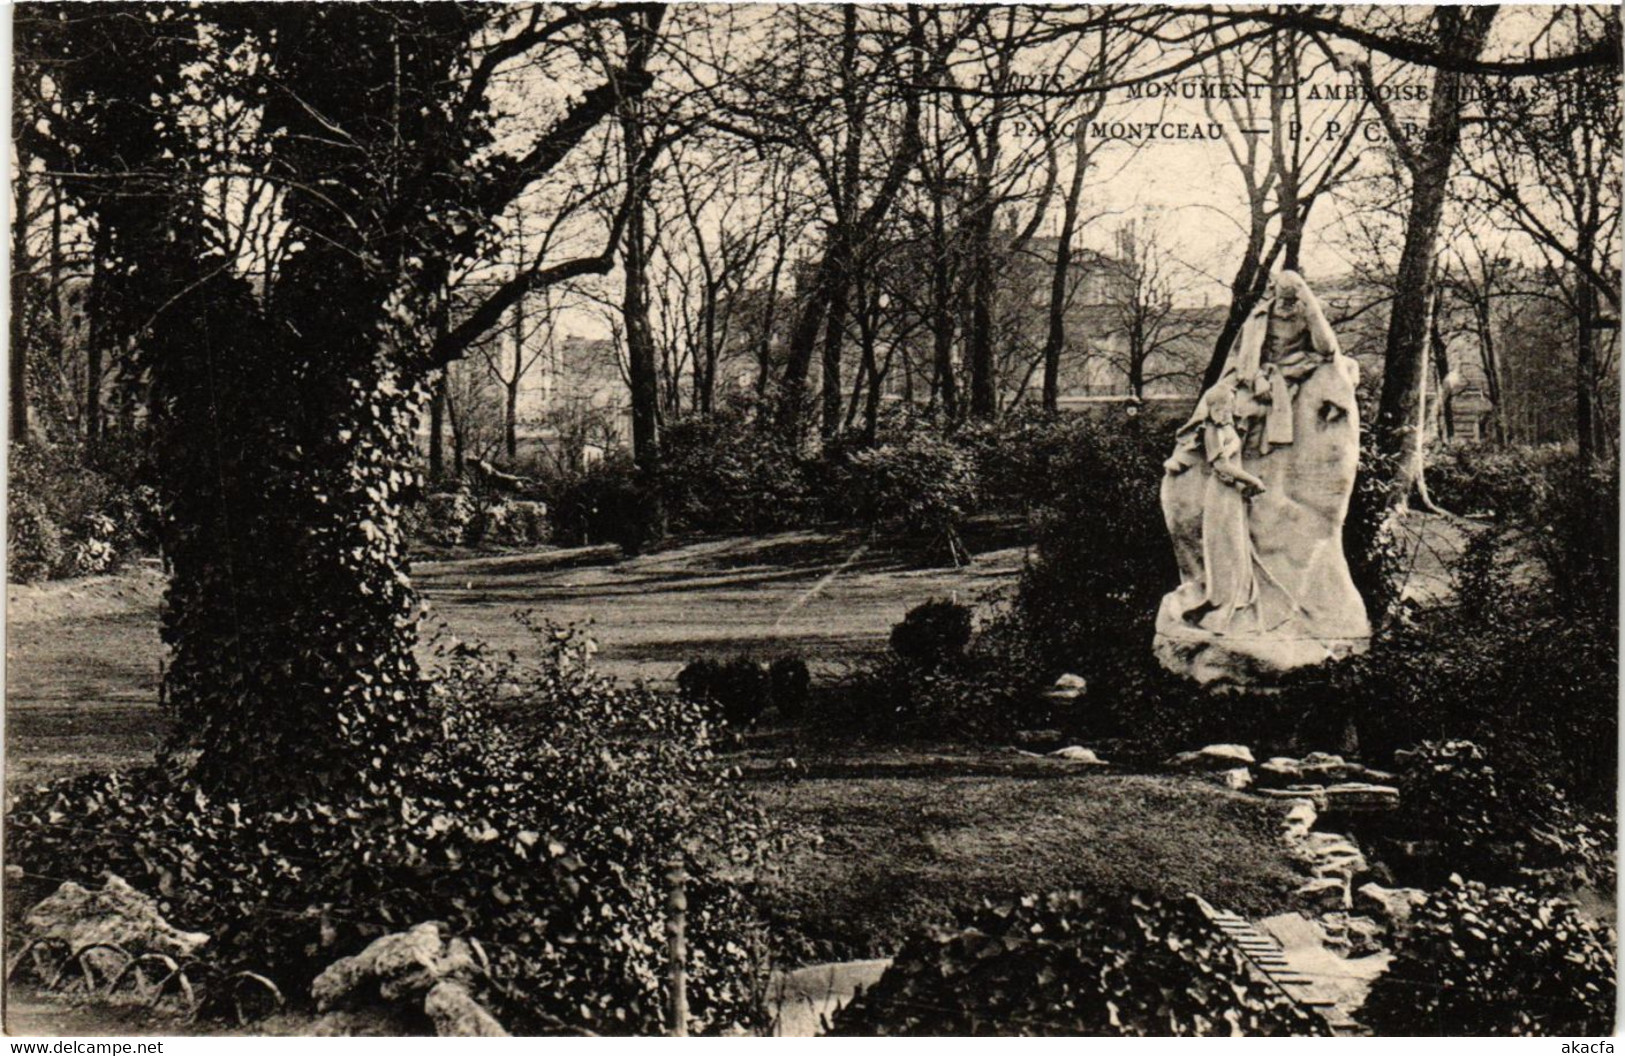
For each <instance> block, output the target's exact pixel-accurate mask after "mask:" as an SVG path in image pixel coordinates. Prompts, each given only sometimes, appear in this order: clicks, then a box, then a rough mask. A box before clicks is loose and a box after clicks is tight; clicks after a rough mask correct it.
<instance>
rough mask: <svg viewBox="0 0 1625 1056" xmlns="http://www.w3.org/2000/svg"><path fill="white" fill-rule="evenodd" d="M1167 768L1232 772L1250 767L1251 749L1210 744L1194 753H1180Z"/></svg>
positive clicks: (1234, 745) (1240, 745)
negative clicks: (1239, 768)
mask: <svg viewBox="0 0 1625 1056" xmlns="http://www.w3.org/2000/svg"><path fill="white" fill-rule="evenodd" d="M1166 765H1167V766H1169V767H1171V768H1173V769H1175V770H1234V769H1235V768H1236V767H1238V766H1252V765H1253V753H1252V749H1250V748H1248V747H1247V746H1246V745H1244V744H1210V745H1208V746H1207V747H1205V748H1199V749H1197V750H1196V751H1194V752H1180V753H1179V754H1178V755H1176V756H1174V757H1173V758H1171V759H1169V760H1168V762H1167V764H1166Z"/></svg>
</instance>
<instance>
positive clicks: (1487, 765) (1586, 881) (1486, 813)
mask: <svg viewBox="0 0 1625 1056" xmlns="http://www.w3.org/2000/svg"><path fill="white" fill-rule="evenodd" d="M1400 758H1401V760H1402V765H1401V771H1400V811H1399V815H1398V816H1397V817H1396V818H1395V819H1394V822H1395V824H1396V827H1397V828H1398V829H1399V830H1400V831H1403V832H1405V833H1407V834H1408V835H1412V836H1421V837H1426V838H1428V839H1430V840H1432V841H1436V842H1437V843H1438V845H1439V847H1440V851H1441V855H1442V857H1443V858H1444V859H1445V860H1447V861H1449V862H1450V863H1451V864H1452V865H1453V866H1454V867H1455V869H1456V870H1457V871H1459V872H1461V873H1464V874H1465V875H1467V876H1468V877H1470V878H1472V879H1475V880H1483V881H1488V882H1492V883H1511V882H1523V883H1528V882H1531V881H1533V882H1538V883H1542V884H1552V885H1555V886H1558V887H1571V886H1574V885H1577V884H1578V885H1585V886H1590V887H1593V888H1595V889H1597V890H1598V891H1600V892H1603V893H1605V894H1606V893H1611V892H1612V890H1613V886H1614V865H1613V846H1612V844H1613V841H1612V838H1611V837H1612V832H1611V829H1610V828H1609V827H1604V826H1600V825H1597V824H1595V823H1593V822H1591V821H1589V820H1588V819H1586V818H1585V817H1583V816H1582V815H1581V813H1580V812H1578V811H1577V810H1575V808H1574V807H1573V806H1571V805H1570V803H1569V801H1568V798H1567V796H1566V795H1565V794H1564V793H1563V790H1562V789H1560V788H1558V787H1556V786H1555V785H1554V784H1553V783H1552V782H1550V781H1542V780H1539V779H1538V778H1530V777H1525V778H1524V779H1523V780H1507V779H1506V778H1505V777H1503V775H1502V774H1501V773H1500V772H1498V771H1497V770H1496V768H1495V767H1494V766H1493V765H1492V764H1491V762H1490V759H1489V758H1488V756H1487V755H1486V753H1485V752H1484V750H1483V749H1482V748H1480V747H1479V746H1478V745H1476V744H1474V743H1472V742H1471V741H1444V742H1437V741H1427V742H1424V743H1422V744H1421V745H1419V746H1417V748H1416V749H1415V750H1414V751H1411V752H1407V753H1402V754H1401V756H1400Z"/></svg>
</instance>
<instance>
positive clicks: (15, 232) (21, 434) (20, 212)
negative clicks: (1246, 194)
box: [7, 146, 34, 446]
mask: <svg viewBox="0 0 1625 1056" xmlns="http://www.w3.org/2000/svg"><path fill="white" fill-rule="evenodd" d="M18 152H19V153H18V159H17V160H18V164H17V177H16V180H15V181H14V184H13V186H14V187H15V191H14V193H15V195H16V207H17V209H16V212H15V213H14V214H13V217H12V224H11V353H10V355H9V356H8V357H7V366H8V367H9V369H10V371H11V399H10V402H9V404H8V406H7V410H8V412H9V415H8V419H9V429H8V433H7V435H8V437H9V439H10V441H11V443H12V445H13V446H17V445H20V444H24V443H26V442H27V441H28V331H27V326H26V320H27V317H28V314H29V306H30V305H31V303H32V301H33V297H34V290H33V278H34V269H33V264H32V262H31V261H30V260H29V256H28V210H29V189H30V188H29V184H30V183H31V182H32V181H31V180H30V178H29V176H28V158H27V156H26V155H24V154H22V153H21V147H20V146H19V147H18Z"/></svg>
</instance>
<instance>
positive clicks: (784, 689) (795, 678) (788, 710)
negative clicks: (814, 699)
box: [767, 656, 812, 719]
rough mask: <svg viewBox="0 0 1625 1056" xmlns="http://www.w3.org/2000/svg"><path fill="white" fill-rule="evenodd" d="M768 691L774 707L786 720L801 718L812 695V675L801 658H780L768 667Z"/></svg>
mask: <svg viewBox="0 0 1625 1056" xmlns="http://www.w3.org/2000/svg"><path fill="white" fill-rule="evenodd" d="M767 681H768V691H769V694H770V695H771V696H772V698H773V706H774V707H776V708H778V709H779V715H780V716H782V717H783V718H786V719H796V718H800V717H801V715H802V713H803V712H804V711H806V709H807V700H808V698H809V697H810V696H811V695H812V675H811V673H810V672H809V671H808V670H807V662H806V661H805V660H803V659H801V658H800V657H799V656H780V657H777V658H775V659H774V661H773V662H772V663H771V664H769V665H768V666H767Z"/></svg>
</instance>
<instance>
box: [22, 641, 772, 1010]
mask: <svg viewBox="0 0 1625 1056" xmlns="http://www.w3.org/2000/svg"><path fill="white" fill-rule="evenodd" d="M536 630H537V633H538V636H539V641H540V644H541V646H542V648H541V650H540V655H539V657H538V658H537V659H536V660H534V661H527V662H523V663H521V662H517V661H515V662H500V661H496V660H493V659H492V658H490V657H489V656H487V655H486V654H485V653H484V652H483V651H481V650H478V649H472V648H468V647H463V646H456V647H449V648H448V647H443V648H441V649H440V650H439V653H440V656H441V661H440V671H439V673H438V674H439V677H438V680H437V682H436V683H435V686H434V690H433V695H432V699H433V701H434V702H435V707H436V708H437V709H438V712H439V724H438V729H439V730H440V736H439V738H438V739H437V740H435V741H434V742H432V743H430V744H427V745H424V746H422V750H421V751H417V750H413V749H411V748H410V742H402V743H401V744H398V745H395V746H392V747H393V748H394V751H393V752H391V751H390V750H389V748H388V747H384V746H378V745H374V746H372V748H371V750H372V751H374V752H375V753H378V754H375V755H373V757H372V758H371V759H370V761H369V760H368V759H367V758H366V757H365V756H363V757H362V758H361V760H360V761H359V762H360V765H361V766H362V767H363V768H365V769H366V770H367V772H368V773H369V774H370V775H371V776H370V777H369V778H368V779H367V781H366V783H365V785H364V788H365V790H366V791H365V794H364V795H361V796H357V797H354V798H351V799H347V800H346V801H343V802H326V801H323V800H320V799H295V800H293V801H291V802H290V803H289V804H288V805H287V806H285V807H283V808H281V809H277V810H274V811H268V810H254V809H250V808H247V807H244V806H242V805H240V804H237V803H227V802H219V801H216V800H211V799H209V798H207V797H205V796H204V795H202V794H201V793H200V792H198V791H197V790H196V787H195V786H193V785H191V784H189V783H187V782H186V781H184V780H181V779H178V778H176V777H173V776H171V775H170V774H169V773H167V772H165V771H163V770H161V769H157V768H154V769H151V770H147V771H143V772H140V773H137V774H133V775H130V776H129V777H127V778H121V777H119V776H117V775H113V776H99V775H98V776H90V777H82V778H76V779H72V780H69V781H65V782H59V783H57V784H55V785H53V786H47V787H43V788H41V789H38V790H36V791H34V792H32V793H30V794H28V795H26V796H24V797H22V799H21V800H20V801H18V802H17V804H16V805H15V807H14V808H13V810H12V812H11V814H10V816H9V817H8V824H7V852H8V863H9V864H12V865H16V866H20V867H21V868H22V869H23V870H25V871H26V872H27V873H28V874H32V875H35V876H43V877H51V878H57V877H61V878H69V879H77V880H81V881H87V882H94V881H95V880H96V878H98V877H99V876H100V874H101V873H102V871H103V870H111V871H114V872H117V873H119V874H120V875H122V876H124V877H125V878H126V879H128V880H129V881H130V882H131V883H132V884H133V885H135V886H136V887H137V888H139V889H143V890H146V891H150V892H153V893H155V894H157V895H159V896H161V898H162V899H163V906H162V908H163V910H164V912H165V913H166V914H167V915H168V916H169V918H170V919H171V920H172V921H174V922H175V923H176V924H177V925H180V926H184V927H187V928H194V929H199V930H206V931H208V932H210V933H211V935H212V936H213V941H212V942H211V944H210V949H211V950H212V951H213V954H212V955H213V956H214V957H215V958H217V960H218V962H219V964H220V965H221V966H222V967H239V968H249V969H253V970H255V971H260V972H266V973H268V974H270V975H271V976H272V977H273V978H275V979H276V980H277V981H278V982H279V984H280V985H281V987H282V989H283V992H284V993H285V994H287V995H289V996H290V997H292V998H294V999H298V998H299V997H300V996H302V995H305V994H308V992H309V983H310V980H311V979H312V978H313V977H314V975H315V974H316V973H317V972H318V971H319V970H320V969H321V968H322V967H324V966H325V965H326V964H328V963H330V962H331V961H333V960H335V959H337V958H338V957H340V956H343V955H346V954H350V953H354V952H356V951H357V950H358V949H359V948H360V947H361V946H363V945H364V944H365V943H366V942H367V941H369V940H370V939H372V938H374V937H376V936H377V935H378V934H380V933H383V932H386V931H391V930H398V929H400V928H403V927H406V926H409V925H412V924H415V923H418V922H421V921H425V920H438V921H443V922H445V923H446V924H447V925H449V926H450V928H451V929H452V931H454V932H456V933H458V934H462V935H467V936H470V937H473V938H475V939H478V940H479V941H480V943H481V944H482V945H483V946H484V948H485V950H486V952H487V953H488V955H489V958H490V961H491V978H490V980H489V992H488V993H486V994H484V995H483V996H484V997H486V999H487V1000H489V1001H491V1002H492V1004H493V1006H494V1007H495V1009H496V1010H497V1012H498V1015H499V1018H502V1019H503V1020H504V1022H505V1023H506V1025H508V1026H509V1028H510V1029H512V1030H513V1031H514V1032H515V1033H534V1032H557V1031H565V1032H574V1031H580V1030H588V1031H592V1032H596V1033H655V1032H658V1031H659V1030H660V1029H661V1022H662V1007H663V1004H662V1002H663V994H662V979H663V978H664V966H665V957H664V953H663V939H662V927H663V924H664V920H663V908H662V906H663V897H664V880H663V876H664V873H665V870H666V863H667V862H668V861H669V860H671V859H674V858H682V859H683V860H684V861H685V864H686V865H687V868H688V870H689V872H690V873H691V874H692V875H693V876H694V878H695V879H694V881H693V883H692V884H691V886H690V888H689V916H688V920H689V931H688V935H689V942H690V954H691V956H690V960H689V972H690V974H689V984H688V985H689V997H690V1006H691V1012H692V1014H693V1017H694V1024H695V1026H696V1028H698V1029H703V1030H707V1031H715V1030H721V1029H724V1028H727V1027H729V1026H731V1025H737V1024H747V1023H750V1022H752V1021H753V1020H754V1017H755V1016H756V1014H757V1009H758V998H759V996H760V994H759V986H760V983H761V981H762V980H761V978H760V975H759V971H758V969H759V968H760V965H759V964H758V963H757V962H756V961H755V960H754V959H753V957H752V956H751V951H752V950H753V949H755V948H758V935H757V932H756V930H755V927H754V924H753V923H752V921H753V918H752V916H751V914H750V912H749V910H748V907H747V904H746V902H745V900H744V897H743V895H742V894H741V890H740V888H739V887H738V883H740V882H748V880H749V878H750V877H751V876H752V875H753V873H754V872H755V870H756V869H757V868H758V867H760V866H761V864H762V862H763V860H764V857H765V853H766V850H767V846H768V844H767V836H766V834H765V830H764V828H763V825H762V819H761V816H760V814H759V813H758V812H757V811H756V810H755V809H754V807H752V806H751V805H750V803H749V801H748V800H747V799H746V798H745V797H743V796H742V795H741V794H740V793H739V792H738V791H737V790H736V788H735V786H734V784H733V783H732V781H731V779H730V773H731V772H730V771H727V770H725V769H723V768H721V767H720V766H718V765H717V764H716V762H715V760H714V758H713V755H712V749H711V741H710V728H709V724H708V722H707V720H706V719H705V717H704V715H703V714H702V712H701V710H700V709H699V708H698V707H696V706H695V705H693V704H691V703H689V702H687V701H685V700H683V699H681V698H678V697H675V696H666V695H658V694H654V693H651V692H648V691H646V690H643V689H637V688H632V689H628V688H623V687H620V686H617V685H615V684H614V683H612V682H610V681H609V680H607V679H605V678H603V677H601V676H599V675H597V674H595V673H593V672H592V671H591V670H590V669H589V667H588V666H587V663H586V658H587V657H588V656H589V655H590V652H591V649H590V647H589V645H588V643H587V641H586V640H585V639H584V638H583V637H582V636H581V635H580V634H579V633H577V632H573V631H570V630H564V629H557V628H548V627H539V628H537V629H536ZM497 714H500V715H501V716H502V717H503V720H504V721H503V722H501V723H500V724H499V723H498V722H496V721H495V716H496V715H497ZM357 751H358V752H361V751H363V748H362V747H361V746H358V747H357ZM385 753H388V754H389V755H391V756H396V755H397V754H400V753H404V754H405V755H406V757H405V758H386V757H385ZM51 883H54V881H51V882H46V881H40V882H39V883H38V884H36V885H35V887H34V889H33V890H32V891H23V890H12V891H8V895H9V896H11V897H22V898H28V897H32V896H35V895H38V894H42V893H44V891H45V890H48V889H49V887H50V886H51Z"/></svg>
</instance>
